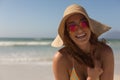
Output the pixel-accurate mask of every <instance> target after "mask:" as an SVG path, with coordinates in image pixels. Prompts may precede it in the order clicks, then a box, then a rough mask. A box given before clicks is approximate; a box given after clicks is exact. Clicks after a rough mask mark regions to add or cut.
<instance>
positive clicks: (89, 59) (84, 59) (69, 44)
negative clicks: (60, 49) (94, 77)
mask: <svg viewBox="0 0 120 80" xmlns="http://www.w3.org/2000/svg"><path fill="white" fill-rule="evenodd" d="M63 42H64V45H65V48H66V50H67V52H68V54H70V55H71V56H72V57H73V58H74V59H75V60H77V61H78V62H79V63H81V64H84V65H86V66H89V67H91V68H94V61H93V59H94V53H95V50H94V51H92V52H93V53H90V54H89V55H88V54H87V53H85V52H84V51H83V50H81V49H80V48H79V47H78V46H77V45H76V44H75V43H74V42H73V40H72V39H71V38H70V36H69V32H68V30H67V28H66V27H65V30H64V37H63ZM90 43H91V44H92V45H96V48H98V47H101V45H102V44H103V42H100V41H98V38H97V37H96V35H95V34H94V33H93V32H91V37H90Z"/></svg>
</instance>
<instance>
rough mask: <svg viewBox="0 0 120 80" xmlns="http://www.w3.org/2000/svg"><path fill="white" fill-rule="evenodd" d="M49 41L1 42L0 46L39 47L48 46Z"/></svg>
mask: <svg viewBox="0 0 120 80" xmlns="http://www.w3.org/2000/svg"><path fill="white" fill-rule="evenodd" d="M50 43H51V42H50V41H40V42H39V41H38V42H37V41H26V42H25V41H18V42H17V41H16V42H13V41H2V42H0V46H39V45H50Z"/></svg>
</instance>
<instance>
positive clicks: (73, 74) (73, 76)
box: [70, 61, 99, 80]
mask: <svg viewBox="0 0 120 80" xmlns="http://www.w3.org/2000/svg"><path fill="white" fill-rule="evenodd" d="M70 80H81V79H80V78H79V77H78V75H77V73H76V71H75V67H74V61H73V68H72V71H71V73H70ZM97 80H99V78H98V79H97Z"/></svg>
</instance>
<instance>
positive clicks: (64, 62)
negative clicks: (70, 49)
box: [53, 49, 70, 80]
mask: <svg viewBox="0 0 120 80" xmlns="http://www.w3.org/2000/svg"><path fill="white" fill-rule="evenodd" d="M69 64H70V61H69V59H68V55H67V53H66V51H65V49H61V50H59V51H58V52H56V54H55V55H54V57H53V72H54V75H55V79H56V80H69Z"/></svg>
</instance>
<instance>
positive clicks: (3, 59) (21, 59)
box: [0, 57, 52, 64]
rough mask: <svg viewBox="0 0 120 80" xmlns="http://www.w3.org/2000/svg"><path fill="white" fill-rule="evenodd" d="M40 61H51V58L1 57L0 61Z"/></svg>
mask: <svg viewBox="0 0 120 80" xmlns="http://www.w3.org/2000/svg"><path fill="white" fill-rule="evenodd" d="M40 62H52V58H50V57H49V58H39V57H36V58H32V57H31V58H28V57H16V58H15V57H14V58H13V57H9V58H8V57H7V58H6V57H1V58H0V63H3V64H4V63H40Z"/></svg>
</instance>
